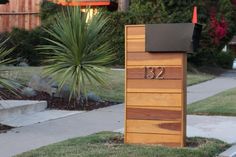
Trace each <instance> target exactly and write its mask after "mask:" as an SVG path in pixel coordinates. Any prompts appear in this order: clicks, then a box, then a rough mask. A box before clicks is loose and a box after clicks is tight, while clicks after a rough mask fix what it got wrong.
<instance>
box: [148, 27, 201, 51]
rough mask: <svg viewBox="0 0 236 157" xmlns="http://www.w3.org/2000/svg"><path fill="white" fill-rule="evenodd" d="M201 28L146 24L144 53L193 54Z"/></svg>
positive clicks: (197, 44) (197, 45) (196, 47)
mask: <svg viewBox="0 0 236 157" xmlns="http://www.w3.org/2000/svg"><path fill="white" fill-rule="evenodd" d="M201 31H202V26H201V25H199V24H192V23H173V24H147V25H146V34H145V37H146V39H145V42H146V43H145V48H146V52H188V53H190V52H195V51H197V49H198V47H199V40H200V37H201Z"/></svg>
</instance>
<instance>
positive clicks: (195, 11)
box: [192, 6, 198, 24]
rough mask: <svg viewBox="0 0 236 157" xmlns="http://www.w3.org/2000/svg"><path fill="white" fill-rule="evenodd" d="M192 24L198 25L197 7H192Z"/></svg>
mask: <svg viewBox="0 0 236 157" xmlns="http://www.w3.org/2000/svg"><path fill="white" fill-rule="evenodd" d="M192 23H194V24H196V23H198V19H197V6H194V9H193V19H192Z"/></svg>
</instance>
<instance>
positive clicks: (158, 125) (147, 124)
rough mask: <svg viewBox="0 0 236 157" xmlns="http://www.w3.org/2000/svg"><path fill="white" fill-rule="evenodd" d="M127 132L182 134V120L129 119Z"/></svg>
mask: <svg viewBox="0 0 236 157" xmlns="http://www.w3.org/2000/svg"><path fill="white" fill-rule="evenodd" d="M127 132H130V133H131V132H132V133H150V134H153V133H158V134H174V135H180V134H181V121H156V120H127Z"/></svg>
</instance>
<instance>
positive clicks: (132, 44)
mask: <svg viewBox="0 0 236 157" xmlns="http://www.w3.org/2000/svg"><path fill="white" fill-rule="evenodd" d="M126 44H127V51H128V52H145V40H144V39H132V40H131V39H129V40H127V42H126Z"/></svg>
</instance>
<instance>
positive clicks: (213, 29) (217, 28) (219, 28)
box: [209, 11, 228, 45]
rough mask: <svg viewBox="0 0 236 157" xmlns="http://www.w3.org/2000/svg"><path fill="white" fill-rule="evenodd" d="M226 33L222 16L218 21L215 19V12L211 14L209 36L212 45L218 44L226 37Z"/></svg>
mask: <svg viewBox="0 0 236 157" xmlns="http://www.w3.org/2000/svg"><path fill="white" fill-rule="evenodd" d="M227 33H228V23H227V21H226V20H225V18H224V17H223V16H222V17H221V19H220V20H218V19H217V18H216V12H215V11H212V12H211V18H210V30H209V34H210V36H211V37H212V38H213V40H212V43H213V44H217V45H219V44H220V41H221V40H222V39H223V38H224V37H225V36H226V35H227Z"/></svg>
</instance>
